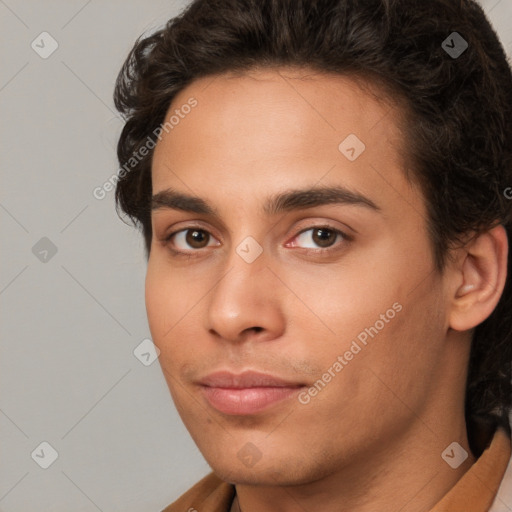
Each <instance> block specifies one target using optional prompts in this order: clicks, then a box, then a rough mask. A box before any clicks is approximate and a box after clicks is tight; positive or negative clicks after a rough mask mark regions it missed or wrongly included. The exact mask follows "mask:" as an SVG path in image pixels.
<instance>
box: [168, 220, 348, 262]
mask: <svg viewBox="0 0 512 512" xmlns="http://www.w3.org/2000/svg"><path fill="white" fill-rule="evenodd" d="M315 229H326V230H329V231H332V232H333V233H335V235H336V239H337V238H338V236H340V237H341V239H342V242H345V243H347V242H350V241H352V237H351V236H349V235H347V234H346V233H344V232H343V231H341V230H339V229H337V228H335V227H333V226H330V225H329V224H318V225H314V226H309V227H308V228H306V229H303V230H301V231H299V232H298V233H297V234H296V235H295V236H294V237H293V239H292V240H294V239H295V238H297V237H298V236H300V235H301V234H303V233H306V232H308V231H311V230H315ZM190 230H197V231H202V232H204V233H207V234H208V235H210V236H212V237H213V235H212V234H211V233H210V232H209V231H207V230H206V229H204V228H203V227H202V226H188V227H186V228H182V229H179V230H177V231H173V232H172V233H169V235H167V236H166V237H165V238H164V240H163V241H164V244H165V245H166V246H168V248H169V250H170V251H171V252H172V253H173V255H175V256H177V257H184V258H193V257H195V256H196V255H195V254H194V253H199V252H201V249H205V247H203V248H201V249H190V251H186V252H185V251H179V250H176V249H173V248H172V247H171V243H170V242H171V239H172V237H173V236H175V235H177V234H178V233H182V232H186V231H190ZM336 239H335V243H334V245H331V246H329V247H324V248H322V247H319V248H317V249H312V248H310V247H305V248H302V250H303V251H304V252H306V253H307V254H310V253H314V254H318V253H331V252H334V251H336V250H340V248H339V247H338V246H339V245H340V242H339V243H338V244H337V245H336ZM299 248H300V247H299Z"/></svg>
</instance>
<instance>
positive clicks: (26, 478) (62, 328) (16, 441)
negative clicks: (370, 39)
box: [0, 0, 512, 512]
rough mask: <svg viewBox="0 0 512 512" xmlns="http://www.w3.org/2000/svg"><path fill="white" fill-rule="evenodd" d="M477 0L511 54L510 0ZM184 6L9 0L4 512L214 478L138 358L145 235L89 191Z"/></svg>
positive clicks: (103, 172)
mask: <svg viewBox="0 0 512 512" xmlns="http://www.w3.org/2000/svg"><path fill="white" fill-rule="evenodd" d="M482 3H483V4H484V7H485V8H486V10H487V12H488V13H489V16H490V18H491V21H492V22H493V23H494V25H495V27H496V28H497V30H498V31H499V33H500V35H501V37H502V40H503V43H504V45H505V46H506V48H507V51H508V52H509V55H510V54H512V2H511V0H489V1H485V2H482ZM185 4H186V2H185V1H174V2H173V1H170V0H153V1H151V2H147V1H142V0H129V1H121V0H106V1H103V2H100V1H99V0H88V1H87V0H73V1H69V0H68V1H64V0H53V1H49V0H46V1H36V0H30V1H28V0H23V1H22V0H6V1H3V0H0V16H1V20H0V28H1V33H2V38H3V40H2V45H1V47H0V52H1V58H2V60H1V61H2V72H1V75H0V109H1V116H2V124H1V127H0V130H1V132H0V133H1V141H2V146H1V163H2V177H3V179H2V186H1V193H0V221H1V233H2V240H3V243H2V245H1V249H0V250H1V256H2V266H1V270H0V308H1V322H0V329H1V343H2V345H1V347H2V351H3V357H2V358H1V361H0V390H1V392H0V433H1V438H0V442H1V446H2V451H1V459H0V511H2V512H16V511H20V512H21V511H23V512H27V511H32V510H38V511H41V512H42V511H60V512H62V511H73V512H75V511H76V512H93V511H97V510H101V511H121V510H123V511H125V512H131V511H142V510H144V511H159V510H161V509H162V508H163V507H164V506H166V505H167V504H169V503H170V502H171V501H173V500H174V499H175V498H176V497H177V496H178V495H180V494H181V493H182V492H184V491H185V490H186V489H187V488H188V487H190V486H191V485H192V484H193V483H195V482H196V481H197V480H198V479H199V477H201V476H202V475H205V474H206V473H208V472H209V467H208V466H207V464H206V463H205V461H204V460H203V459H202V456H201V455H200V453H199V452H198V450H197V448H196V447H195V445H194V443H193V442H192V441H191V439H190V438H189V435H188V433H187V432H186V430H185V428H184V427H183V425H182V423H181V420H180V418H179V417H178V415H177V413H176V411H175V409H174V406H173V405H172V402H171V398H170V394H169V391H168V389H167V384H166V382H165V380H164V378H163V376H162V374H161V370H160V367H159V365H158V362H157V361H155V362H154V364H151V365H149V366H145V365H144V364H142V363H141V362H140V361H139V360H138V359H137V358H136V357H135V356H134V354H133V351H134V349H135V348H136V347H137V346H138V345H139V344H140V343H141V342H142V340H144V339H145V338H150V333H149V329H148V326H147V320H146V313H145V307H144V274H145V259H144V254H143V245H142V237H141V236H140V235H139V234H138V233H137V231H136V230H134V229H133V228H131V227H129V226H126V225H125V224H123V223H122V222H121V221H120V220H119V218H118V217H117V215H116V213H115V210H114V202H113V192H110V193H108V194H107V196H106V197H105V199H103V200H98V199H95V198H94V197H93V194H92V191H93V189H94V188H95V187H98V186H101V185H102V184H103V183H104V182H105V181H106V180H107V179H108V178H109V177H110V176H112V174H114V173H115V172H116V171H117V169H118V165H117V161H116V157H115V144H116V139H117V136H118V135H119V132H120V128H121V126H122V123H121V122H120V120H119V119H118V117H117V114H116V112H115V109H114V106H113V102H112V99H111V98H112V91H113V87H114V81H115V78H116V75H117V72H118V70H119V68H120V66H121V64H122V62H123V60H124V58H125V57H126V55H127V52H128V51H129V49H130V48H131V46H132V44H133V42H134V41H135V39H136V38H137V37H138V36H139V35H140V34H142V33H145V32H146V33H149V32H152V31H153V30H155V29H156V28H159V27H160V26H161V25H162V24H163V23H164V22H165V21H166V20H167V19H168V18H170V17H172V16H174V15H175V14H177V13H178V12H179V11H181V9H182V8H183V6H184V5H185ZM44 31H46V32H48V33H49V34H51V36H52V37H53V38H54V39H55V40H56V41H57V43H58V48H57V50H56V51H55V52H54V53H53V54H52V55H50V56H49V57H48V58H46V59H43V58H42V57H40V55H39V54H38V53H36V51H35V50H34V49H33V48H32V47H31V43H32V41H34V40H35V41H36V44H39V48H38V50H39V51H40V52H44V51H48V50H49V49H50V48H51V41H50V40H49V39H48V38H47V36H44V37H45V39H44V42H43V43H41V37H39V35H40V34H41V33H42V32H44ZM44 237H46V238H47V239H49V240H50V241H51V242H48V240H43V241H40V240H41V239H42V238H44ZM36 244H38V245H36ZM34 246H36V248H35V249H33V247H34ZM52 247H56V249H57V252H56V253H55V254H54V255H52ZM45 250H46V251H48V252H47V253H45V252H44V251H45ZM34 253H35V254H34ZM41 259H43V261H41ZM44 260H46V261H44ZM43 441H46V442H48V443H49V444H50V445H51V446H52V447H53V448H54V449H55V450H56V451H57V453H58V458H57V459H56V460H55V462H54V463H53V464H52V465H51V466H50V467H49V468H48V469H43V468H41V467H40V466H39V465H38V464H37V463H36V460H38V461H40V462H41V463H44V460H46V461H48V460H49V457H50V456H51V454H50V452H49V450H48V449H45V448H44V447H43V448H42V449H43V452H41V447H40V446H39V445H40V444H41V442H43ZM34 450H35V452H34ZM32 453H36V454H37V453H39V455H40V456H39V458H38V457H37V455H34V456H33V457H34V458H33V457H32V456H31V454H32ZM43 454H44V455H43ZM501 498H502V504H503V505H502V506H503V510H512V496H511V493H509V494H508V496H506V495H502V497H501ZM505 504H506V508H505V507H504V505H505Z"/></svg>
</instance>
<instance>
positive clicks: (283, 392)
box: [201, 386, 303, 415]
mask: <svg viewBox="0 0 512 512" xmlns="http://www.w3.org/2000/svg"><path fill="white" fill-rule="evenodd" d="M302 388H303V386H300V387H299V386H296V387H275V388H271V387H261V388H241V389H237V388H214V387H209V386H201V389H202V390H203V393H204V395H205V397H206V399H207V400H208V402H209V403H210V405H211V406H212V407H214V408H215V409H217V410H218V411H220V412H223V413H224V414H233V415H237V414H238V415H243V414H254V413H257V412H260V411H263V410H264V409H266V408H267V407H270V406H271V405H273V404H275V403H277V402H281V401H282V400H285V399H287V398H291V397H292V396H294V395H296V394H297V392H298V391H299V390H300V389H302Z"/></svg>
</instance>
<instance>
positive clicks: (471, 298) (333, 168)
mask: <svg viewBox="0 0 512 512" xmlns="http://www.w3.org/2000/svg"><path fill="white" fill-rule="evenodd" d="M115 101H116V106H117V108H118V109H119V110H120V111H121V112H122V113H123V114H124V115H125V117H126V125H125V128H124V130H123V132H122V134H121V137H120V141H119V145H118V157H119V161H120V163H121V165H122V166H123V169H124V172H123V173H120V180H119V182H118V186H117V190H116V198H117V201H118V204H119V206H120V207H121V209H122V210H123V211H124V212H125V213H126V214H127V215H128V216H130V217H131V218H132V219H133V220H134V221H135V222H136V223H138V224H139V225H140V226H141V227H142V230H143V234H144V237H145V242H146V250H147V255H148V268H147V278H146V306H147V313H148V320H149V326H150V330H151V333H152V337H153V340H154V343H155V344H156V345H157V347H158V348H159V349H160V364H161V367H162V370H163V372H164V375H165V378H166V380H167V383H168V385H169V389H170V392H171V395H172V398H173V400H174V403H175V405H176V408H177V410H178V412H179V414H180V416H181V418H182V420H183V422H184V424H185V425H186V427H187V429H188V431H189V432H190V434H191V436H192V438H193V439H194V441H195V442H196V444H197V446H198V447H199V449H200V450H201V452H202V454H203V455H204V457H205V459H206V460H207V462H208V463H209V465H210V466H211V467H212V469H213V472H212V473H211V474H210V475H208V476H207V477H205V478H204V479H202V480H201V481H200V482H199V483H198V484H197V485H195V486H194V487H193V488H192V489H191V490H189V491H188V492H187V493H185V494H184V495H183V496H182V497H181V498H179V499H178V500H177V501H175V502H174V503H173V504H172V505H170V506H169V507H167V508H166V509H165V510H166V511H168V512H172V511H194V510H197V511H199V512H206V511H231V512H235V511H243V512H260V511H268V512H277V511H286V512H288V511H290V512H291V511H316V510H321V511H323V512H330V511H336V512H341V511H343V512H344V511H352V512H369V511H372V512H374V511H377V510H378V511H381V512H386V511H389V512H391V511H393V512H396V511H407V512H425V511H435V512H440V511H453V512H462V511H464V512H482V511H487V510H490V509H491V507H494V510H497V509H496V507H497V506H507V507H509V508H508V509H510V508H512V503H507V504H505V503H502V502H501V501H502V500H501V499H500V498H499V497H498V498H497V490H498V487H499V486H500V485H501V484H502V479H503V475H504V473H505V470H506V467H507V463H508V461H509V459H510V453H511V447H510V425H509V419H508V415H509V412H510V407H511V400H512V398H511V371H510V369H511V361H512V348H511V347H512V319H511V311H512V302H511V301H512V289H511V284H510V281H511V280H510V278H508V279H507V267H508V266H509V265H510V257H509V252H508V237H509V236H510V232H511V215H512V209H511V201H510V199H509V196H508V194H507V190H508V189H509V187H510V185H511V184H512V75H511V71H510V67H509V66H508V64H507V61H506V57H505V54H504V52H503V49H502V47H501V45H500V43H499V41H498V39H497V37H496V34H495V33H494V32H493V30H492V29H491V27H490V25H489V23H488V21H487V20H486V18H485V15H484V14H483V12H482V10H481V8H480V7H479V6H478V5H477V4H476V3H475V2H473V1H462V2H461V1H455V0H432V1H430V2H422V1H421V2H420V1H419V0H418V1H415V0H395V1H392V0H371V1H370V0H369V1H367V2H361V1H356V0H321V1H315V2H312V1H305V0H304V1H296V0H294V1H292V0H243V1H242V0H238V1H235V0H197V1H195V2H193V3H192V4H190V6H189V7H188V8H187V9H186V10H185V11H184V12H183V13H182V14H181V15H180V16H178V17H177V18H175V19H173V20H170V21H169V23H168V24H167V25H166V27H165V28H163V29H162V30H160V31H158V32H156V33H155V34H153V35H151V36H149V37H147V38H145V39H142V40H140V41H138V42H137V43H136V45H135V47H134V49H133V50H132V52H131V54H130V56H129V57H128V59H127V61H126V63H125V65H124V67H123V69H122V70H121V73H120V75H119V78H118V82H117V86H116V92H115ZM127 162H133V165H132V164H130V165H131V168H128V167H127V166H126V163H127ZM127 169H128V170H127ZM500 502H501V503H500ZM491 510H492V509H491ZM505 510H506V509H505Z"/></svg>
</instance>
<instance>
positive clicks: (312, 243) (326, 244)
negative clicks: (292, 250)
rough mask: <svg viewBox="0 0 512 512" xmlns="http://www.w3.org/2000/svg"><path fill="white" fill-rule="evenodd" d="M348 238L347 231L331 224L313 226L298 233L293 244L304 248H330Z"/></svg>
mask: <svg viewBox="0 0 512 512" xmlns="http://www.w3.org/2000/svg"><path fill="white" fill-rule="evenodd" d="M348 240H349V238H348V237H347V236H346V235H345V233H343V232H342V231H340V230H339V229H335V228H331V227H329V226H312V227H311V228H309V229H305V230H304V231H301V232H300V233H299V234H298V235H296V237H295V242H294V243H293V244H292V245H293V247H302V248H303V249H329V248H330V247H331V246H335V245H342V244H343V242H346V241H348ZM336 242H338V243H336Z"/></svg>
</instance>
